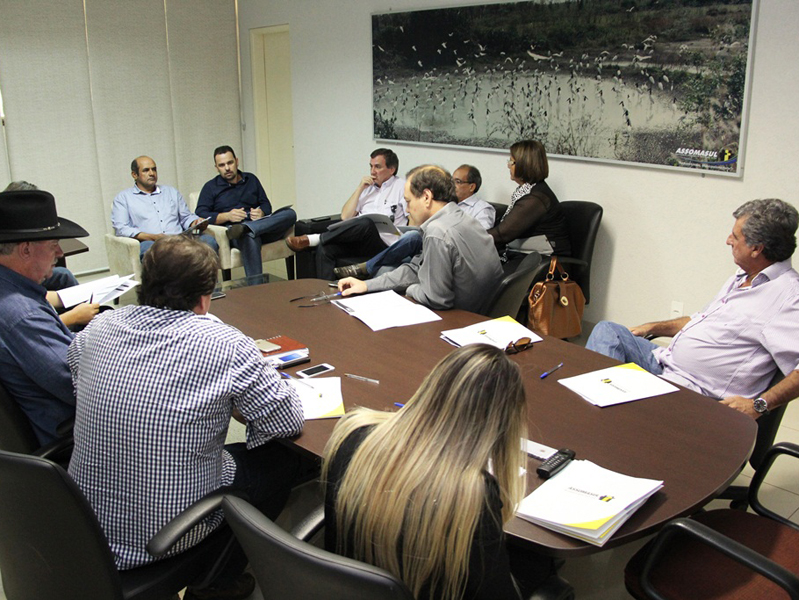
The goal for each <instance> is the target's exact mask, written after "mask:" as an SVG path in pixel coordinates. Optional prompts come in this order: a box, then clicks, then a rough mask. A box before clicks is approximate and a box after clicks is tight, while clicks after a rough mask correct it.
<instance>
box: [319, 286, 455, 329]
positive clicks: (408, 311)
mask: <svg viewBox="0 0 799 600" xmlns="http://www.w3.org/2000/svg"><path fill="white" fill-rule="evenodd" d="M332 304H335V305H336V306H337V307H339V308H340V309H341V310H343V311H344V312H347V313H349V314H351V315H352V316H353V317H355V318H356V319H359V320H361V321H363V322H364V323H365V324H366V325H368V326H369V327H370V328H371V330H372V331H380V330H382V329H389V328H391V327H405V326H406V325H416V324H418V323H429V322H431V321H440V320H441V317H439V316H438V315H437V314H436V313H434V312H433V311H432V310H430V309H429V308H427V307H426V306H422V305H421V304H416V303H414V302H411V301H410V300H408V299H407V298H405V297H403V296H400V295H399V294H398V293H397V292H394V291H392V290H389V291H387V292H377V293H373V294H363V295H362V296H351V297H349V298H344V299H342V300H333V302H332Z"/></svg>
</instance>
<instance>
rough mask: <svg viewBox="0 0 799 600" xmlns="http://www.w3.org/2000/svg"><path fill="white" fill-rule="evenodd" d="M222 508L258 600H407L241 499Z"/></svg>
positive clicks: (395, 587)
mask: <svg viewBox="0 0 799 600" xmlns="http://www.w3.org/2000/svg"><path fill="white" fill-rule="evenodd" d="M222 506H223V508H224V509H225V518H226V519H227V521H228V523H229V524H230V527H231V528H232V529H233V531H234V533H235V534H236V537H237V538H238V540H239V542H240V543H241V545H242V547H243V548H244V552H245V553H246V554H247V558H248V559H249V560H250V566H251V567H252V569H253V571H254V573H255V578H256V579H257V580H258V585H259V586H260V588H261V592H262V593H263V595H264V598H289V599H291V598H296V599H299V598H302V600H413V596H412V595H411V593H410V591H409V590H408V588H407V587H406V586H405V584H403V583H402V582H401V581H400V580H398V579H397V578H395V577H394V576H393V575H391V574H390V573H387V572H386V571H383V570H382V569H378V568H376V567H373V566H371V565H367V564H365V563H362V562H359V561H357V560H352V559H349V558H345V557H343V556H338V555H337V554H332V553H331V552H326V551H324V550H321V549H319V548H317V547H315V546H312V545H311V544H307V543H305V542H302V541H300V540H298V539H297V538H295V537H294V536H292V535H291V534H289V533H287V532H286V531H283V530H282V529H281V528H280V527H278V526H277V525H275V524H274V523H273V522H272V521H270V520H269V519H268V518H266V517H265V516H264V515H263V514H262V513H261V512H260V511H258V510H257V509H256V508H255V507H253V506H252V505H251V504H249V503H248V502H246V501H244V500H242V499H241V498H235V497H232V496H228V497H227V498H225V500H224V501H223V502H222Z"/></svg>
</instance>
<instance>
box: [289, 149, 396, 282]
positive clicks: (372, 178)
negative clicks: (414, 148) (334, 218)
mask: <svg viewBox="0 0 799 600" xmlns="http://www.w3.org/2000/svg"><path fill="white" fill-rule="evenodd" d="M397 169H399V159H398V158H397V155H396V154H395V153H394V152H393V151H392V150H389V149H388V148H378V149H377V150H375V151H374V152H372V154H371V160H370V161H369V175H367V176H365V177H363V179H361V182H360V183H359V184H358V187H356V188H355V191H354V192H353V193H352V195H351V196H350V197H349V199H348V200H347V201H346V202H345V203H344V206H343V207H342V209H341V218H342V220H344V221H346V223H345V224H344V225H338V226H337V227H335V228H334V229H331V230H328V231H326V232H324V233H321V234H310V235H299V236H290V237H288V238H286V244H287V245H288V247H289V248H291V249H292V250H294V251H295V252H300V251H302V250H305V249H306V248H312V247H318V248H317V252H316V273H317V276H318V277H319V278H321V279H333V278H334V275H333V269H334V268H335V266H336V260H337V259H338V258H339V257H344V256H365V257H370V258H371V257H372V256H374V255H376V254H377V253H379V252H381V251H383V250H385V249H386V248H388V247H389V246H390V245H391V244H393V243H394V242H396V241H397V240H398V239H399V237H398V236H396V235H393V234H390V233H389V234H385V233H384V234H381V233H379V232H378V230H377V226H376V225H375V224H374V222H373V221H372V220H371V219H369V218H357V217H360V216H361V215H368V214H382V215H385V216H387V217H391V219H392V220H393V221H394V224H395V225H396V226H397V227H401V226H404V225H407V224H408V211H407V204H406V203H405V198H404V197H403V192H404V189H405V180H404V179H403V178H401V177H397Z"/></svg>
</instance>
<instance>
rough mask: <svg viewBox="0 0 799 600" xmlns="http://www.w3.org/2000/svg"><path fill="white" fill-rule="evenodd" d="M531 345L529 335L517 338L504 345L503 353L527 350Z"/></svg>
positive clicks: (531, 341)
mask: <svg viewBox="0 0 799 600" xmlns="http://www.w3.org/2000/svg"><path fill="white" fill-rule="evenodd" d="M532 345H533V340H531V339H530V338H529V337H523V338H519V339H518V340H516V341H515V342H511V343H509V344H508V345H507V346H505V353H506V354H518V353H519V352H522V351H523V350H527V349H528V348H530V347H531V346H532Z"/></svg>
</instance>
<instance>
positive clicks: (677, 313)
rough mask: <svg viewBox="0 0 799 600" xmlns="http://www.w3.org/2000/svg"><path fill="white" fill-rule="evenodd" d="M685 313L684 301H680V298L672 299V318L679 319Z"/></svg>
mask: <svg viewBox="0 0 799 600" xmlns="http://www.w3.org/2000/svg"><path fill="white" fill-rule="evenodd" d="M684 314H685V312H684V309H683V303H682V302H679V301H678V300H672V301H671V318H672V319H677V318H679V317H682V316H683V315H684Z"/></svg>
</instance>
